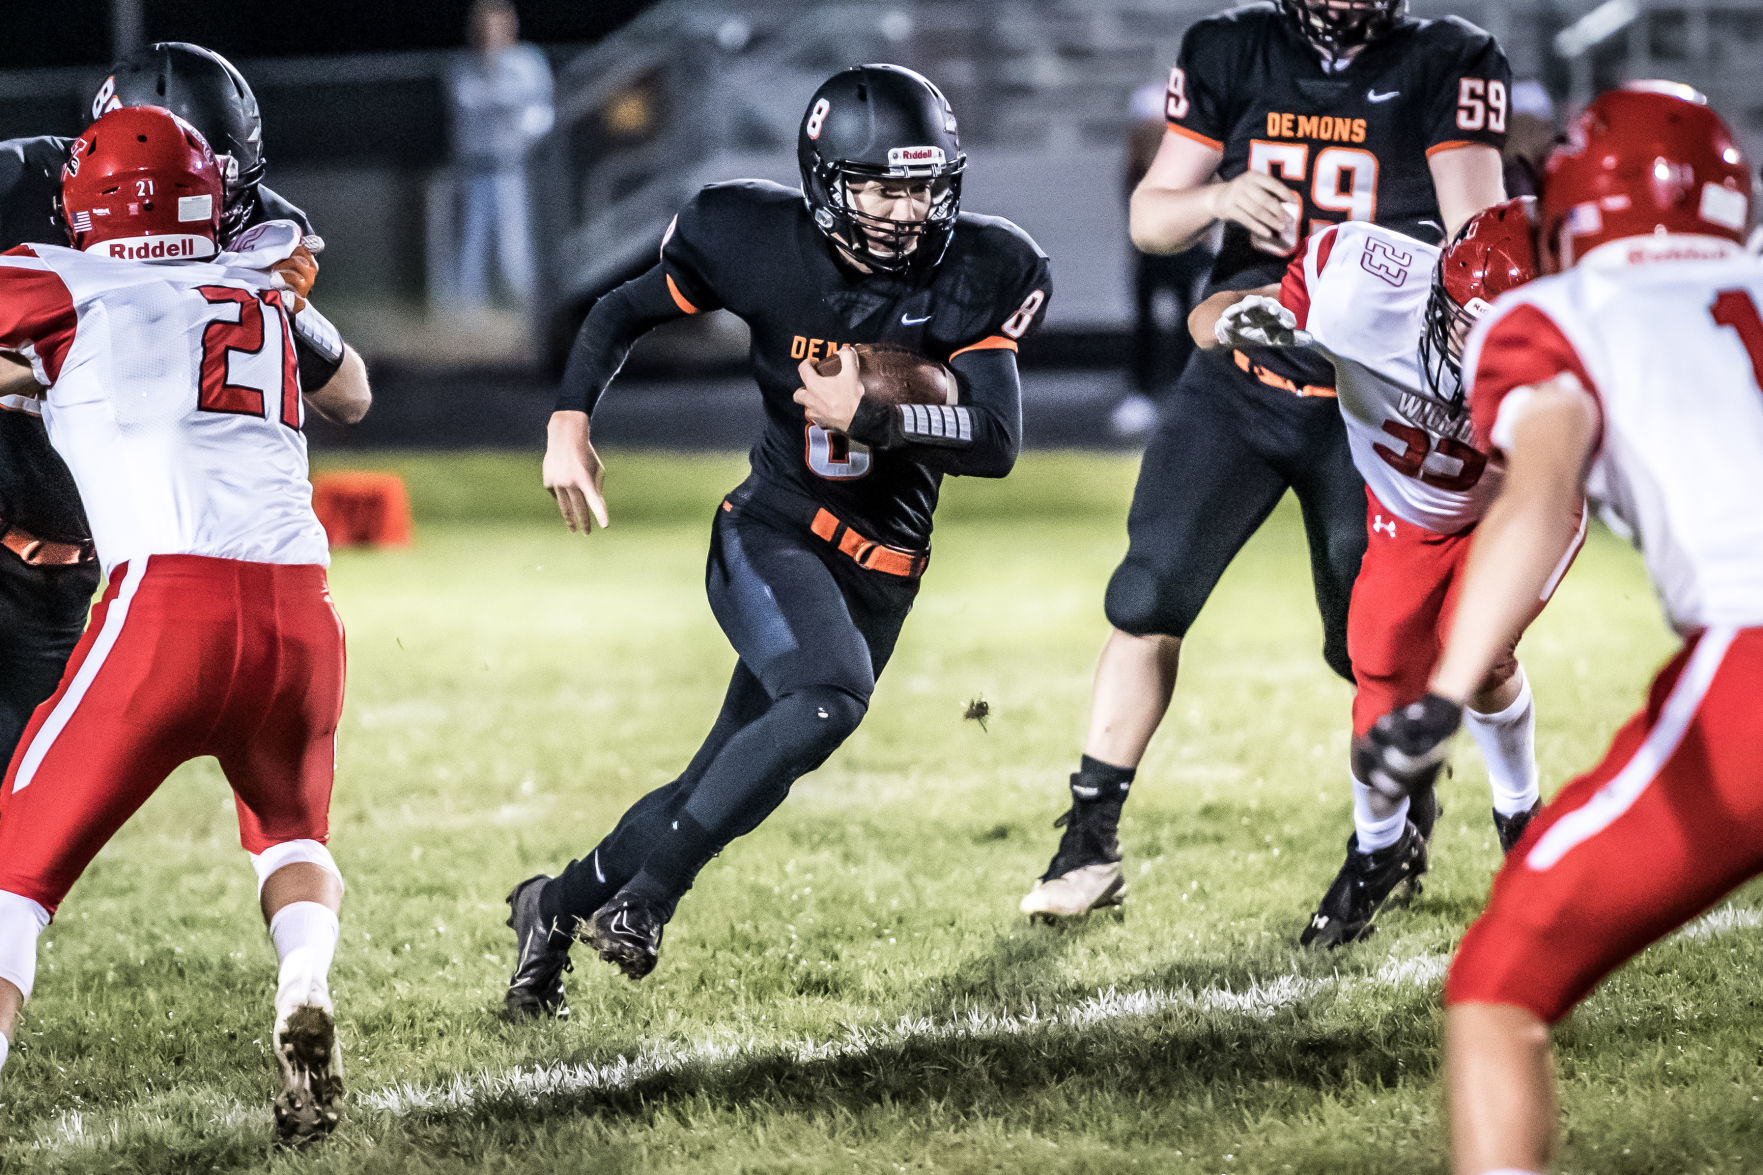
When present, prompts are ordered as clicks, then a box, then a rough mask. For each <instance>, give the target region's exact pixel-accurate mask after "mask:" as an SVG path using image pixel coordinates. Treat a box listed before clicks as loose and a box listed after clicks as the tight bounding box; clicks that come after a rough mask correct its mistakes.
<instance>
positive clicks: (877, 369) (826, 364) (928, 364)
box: [814, 343, 959, 407]
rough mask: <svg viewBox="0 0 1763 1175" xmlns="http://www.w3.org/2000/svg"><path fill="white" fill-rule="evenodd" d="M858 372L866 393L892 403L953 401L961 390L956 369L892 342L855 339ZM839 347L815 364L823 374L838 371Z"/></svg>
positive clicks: (866, 395)
mask: <svg viewBox="0 0 1763 1175" xmlns="http://www.w3.org/2000/svg"><path fill="white" fill-rule="evenodd" d="M851 350H853V351H855V352H856V353H857V374H858V376H859V377H860V378H861V379H862V380H863V394H864V396H865V397H867V398H868V399H871V400H878V401H880V402H881V403H883V404H886V405H889V406H890V407H891V406H893V405H895V404H953V403H954V402H955V400H956V398H957V396H958V394H959V391H958V389H957V388H956V386H955V373H954V372H952V371H950V370H949V369H948V368H947V367H946V366H944V365H943V364H941V363H938V362H937V361H936V360H935V359H927V358H925V357H924V356H923V355H920V354H919V353H918V352H916V351H910V350H907V349H906V348H905V347H897V346H894V345H893V344H891V343H854V344H852V346H851ZM839 362H840V360H839V354H838V352H837V351H835V352H833V353H832V354H831V355H829V356H827V357H826V358H825V359H822V360H821V361H820V362H818V363H816V364H815V365H814V370H815V371H817V372H819V373H820V374H821V375H837V374H838V373H839Z"/></svg>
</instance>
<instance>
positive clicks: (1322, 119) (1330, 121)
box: [1267, 110, 1365, 143]
mask: <svg viewBox="0 0 1763 1175" xmlns="http://www.w3.org/2000/svg"><path fill="white" fill-rule="evenodd" d="M1267 137H1268V138H1270V139H1328V140H1330V141H1331V142H1336V143H1363V142H1364V141H1365V120H1364V119H1363V118H1339V117H1336V116H1335V115H1332V114H1291V113H1281V112H1280V111H1277V110H1269V111H1268V112H1267Z"/></svg>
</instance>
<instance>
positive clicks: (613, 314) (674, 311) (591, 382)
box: [556, 263, 692, 414]
mask: <svg viewBox="0 0 1763 1175" xmlns="http://www.w3.org/2000/svg"><path fill="white" fill-rule="evenodd" d="M689 313H692V312H691V311H688V310H686V309H684V308H683V307H682V306H681V305H680V298H679V295H678V292H677V288H676V287H675V286H674V284H673V278H672V276H671V275H669V273H668V272H667V266H666V264H665V263H663V264H660V265H656V266H655V267H653V268H652V269H650V270H648V271H647V272H645V273H644V274H643V275H642V276H641V277H636V278H633V279H631V280H630V281H628V282H625V283H624V284H623V285H622V286H619V287H618V288H617V289H616V290H613V291H612V292H611V293H610V294H607V295H606V296H605V297H604V298H601V299H600V300H599V301H598V302H596V303H594V308H593V309H592V310H590V311H589V312H588V317H587V320H586V321H585V322H583V323H582V328H581V330H580V331H579V332H577V334H576V336H575V345H574V346H572V347H571V348H570V349H569V362H568V364H567V365H566V366H565V367H564V369H563V384H562V386H561V387H560V388H559V389H558V391H557V409H556V410H557V411H559V412H587V413H590V414H591V413H592V412H593V411H594V405H595V404H597V403H599V401H600V396H601V394H602V393H603V392H605V391H606V385H607V384H609V383H611V382H612V377H613V376H615V375H617V374H618V369H619V368H621V367H623V366H624V360H625V357H626V356H627V355H629V354H630V350H631V346H632V345H633V344H635V343H636V341H637V340H638V339H640V338H642V337H643V336H644V335H645V334H647V333H648V332H649V331H651V330H653V329H654V328H655V327H657V326H660V325H661V324H662V323H664V322H669V321H671V320H673V319H675V318H683V317H685V316H686V315H687V314H689Z"/></svg>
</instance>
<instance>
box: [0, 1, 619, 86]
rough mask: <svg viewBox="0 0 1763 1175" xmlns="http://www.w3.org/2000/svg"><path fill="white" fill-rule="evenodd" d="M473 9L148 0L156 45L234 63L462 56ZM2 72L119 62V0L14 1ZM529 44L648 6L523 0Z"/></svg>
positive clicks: (601, 30) (585, 30)
mask: <svg viewBox="0 0 1763 1175" xmlns="http://www.w3.org/2000/svg"><path fill="white" fill-rule="evenodd" d="M470 6H471V5H470V0H416V2H409V0H404V2H398V3H386V2H384V0H380V2H373V0H356V2H355V3H339V2H337V0H142V4H141V19H142V32H143V33H144V34H145V39H146V40H148V41H195V42H197V43H199V44H202V45H207V46H208V47H210V48H212V49H215V50H218V51H219V52H221V53H223V54H225V55H226V56H228V57H239V58H250V57H289V56H299V55H303V54H317V53H366V52H383V51H387V50H399V49H452V48H457V47H459V46H460V45H461V44H462V43H463V41H464V35H465V14H466V10H467V9H468V8H470ZM0 7H3V8H4V10H5V13H4V16H3V17H0V69H31V68H37V67H43V66H57V65H104V64H107V63H108V62H110V61H111V59H112V58H113V56H114V54H113V53H112V51H111V49H112V47H111V43H110V36H111V5H110V3H109V0H6V3H5V4H4V5H0ZM515 7H516V8H517V9H519V11H520V26H521V37H522V39H524V40H528V41H535V42H537V43H539V44H541V45H545V44H577V45H579V44H584V43H587V42H591V41H595V40H598V39H599V38H600V37H602V36H604V35H605V34H606V33H608V32H609V31H611V30H612V29H615V28H617V27H618V26H619V25H621V24H623V23H624V22H625V21H627V20H629V19H630V18H631V17H633V16H635V15H636V14H637V13H639V12H641V11H642V10H643V9H644V8H645V7H647V2H646V0H573V2H571V0H563V2H556V0H552V2H549V3H546V2H543V0H517V2H516V4H515Z"/></svg>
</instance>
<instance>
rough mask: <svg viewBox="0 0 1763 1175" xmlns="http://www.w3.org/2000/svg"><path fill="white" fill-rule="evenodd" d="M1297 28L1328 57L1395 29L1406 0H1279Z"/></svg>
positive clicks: (1367, 42) (1405, 8)
mask: <svg viewBox="0 0 1763 1175" xmlns="http://www.w3.org/2000/svg"><path fill="white" fill-rule="evenodd" d="M1279 6H1280V8H1281V9H1282V10H1283V11H1284V12H1285V13H1286V15H1288V16H1290V17H1291V18H1292V19H1293V20H1295V21H1297V22H1298V28H1299V30H1300V31H1301V32H1302V33H1303V34H1304V38H1305V39H1306V40H1308V41H1309V42H1310V43H1311V44H1312V45H1314V46H1316V48H1317V49H1319V50H1321V51H1322V52H1323V53H1325V54H1327V55H1328V56H1329V57H1339V56H1341V55H1342V54H1344V53H1347V52H1350V51H1351V50H1353V49H1357V48H1358V47H1359V46H1361V45H1366V44H1369V43H1371V42H1372V41H1375V40H1377V38H1379V37H1381V36H1383V35H1384V34H1385V33H1388V32H1389V31H1390V30H1391V29H1393V28H1395V27H1396V25H1397V24H1399V23H1400V22H1401V20H1402V17H1403V16H1405V15H1406V14H1407V11H1408V0H1279Z"/></svg>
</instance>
